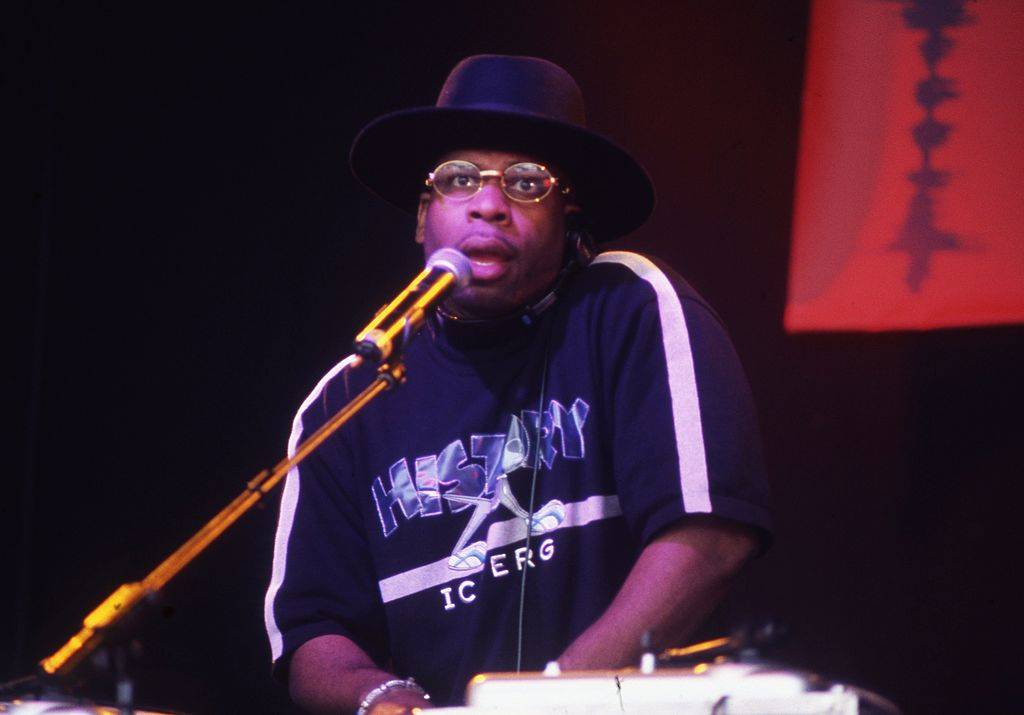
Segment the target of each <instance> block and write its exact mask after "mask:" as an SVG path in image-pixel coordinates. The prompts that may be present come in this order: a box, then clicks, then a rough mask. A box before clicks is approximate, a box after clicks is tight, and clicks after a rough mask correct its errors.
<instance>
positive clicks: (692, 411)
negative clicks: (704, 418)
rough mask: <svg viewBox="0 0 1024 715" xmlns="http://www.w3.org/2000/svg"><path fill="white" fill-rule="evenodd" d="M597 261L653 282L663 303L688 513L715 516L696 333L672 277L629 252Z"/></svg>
mask: <svg viewBox="0 0 1024 715" xmlns="http://www.w3.org/2000/svg"><path fill="white" fill-rule="evenodd" d="M594 263H617V264H619V265H622V266H625V267H626V268H629V269H630V270H631V271H633V273H635V274H636V275H637V276H638V277H640V278H642V279H644V280H645V281H647V282H648V283H649V284H650V285H651V287H652V288H653V289H654V293H655V295H656V296H657V299H658V316H659V318H660V319H661V335H662V341H663V345H664V348H665V365H666V366H667V368H668V387H669V397H670V399H671V402H672V422H673V427H674V428H675V436H676V451H677V453H678V454H679V484H680V487H681V489H682V494H683V510H684V511H685V512H687V513H688V514H689V513H697V512H710V511H711V495H710V492H709V491H708V465H707V457H706V455H705V452H704V431H703V429H702V427H701V422H700V401H699V399H698V397H697V377H696V373H695V372H694V368H693V352H692V350H691V348H690V333H689V331H688V330H687V328H686V318H685V317H684V315H683V306H682V304H681V303H680V301H679V296H678V295H677V294H676V290H675V288H673V287H672V284H671V282H670V281H669V279H668V277H667V276H666V275H665V274H664V273H663V272H662V271H661V269H660V268H658V266H656V265H655V264H654V263H653V262H652V261H651V260H650V259H648V258H645V257H644V256H641V255H639V254H637V253H631V252H629V251H608V252H607V253H601V254H598V256H597V257H596V258H595V259H594Z"/></svg>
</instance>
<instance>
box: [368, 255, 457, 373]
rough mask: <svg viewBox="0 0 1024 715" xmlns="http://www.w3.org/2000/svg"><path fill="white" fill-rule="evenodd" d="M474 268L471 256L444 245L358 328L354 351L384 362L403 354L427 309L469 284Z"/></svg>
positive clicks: (372, 359) (369, 358) (374, 360)
mask: <svg viewBox="0 0 1024 715" xmlns="http://www.w3.org/2000/svg"><path fill="white" fill-rule="evenodd" d="M472 273H473V268H472V266H471V265H470V262H469V259H468V258H466V256H465V255H463V253H462V252H461V251H457V250H456V249H454V248H441V249H438V250H437V251H434V253H433V254H432V255H431V256H430V258H428V259H427V265H426V267H424V269H423V270H422V271H420V274H419V275H418V276H416V277H415V278H413V280H412V283H410V284H409V285H407V286H406V287H405V289H404V290H403V291H402V292H401V293H399V294H398V296H397V297H396V298H395V299H394V300H392V301H391V302H390V303H388V304H387V305H385V306H384V307H383V308H381V309H380V310H379V311H377V314H376V315H375V316H374V317H373V320H371V321H370V324H369V325H367V326H366V327H365V328H363V329H362V330H361V331H359V334H358V335H356V339H355V348H354V351H355V354H356V355H358V356H359V358H361V359H363V360H370V361H372V362H375V363H381V362H384V361H385V360H387V359H388V357H390V356H391V355H392V354H396V353H398V354H400V353H401V351H402V350H403V349H404V348H405V346H406V345H407V344H408V343H409V340H410V339H411V338H412V336H413V335H415V334H416V332H417V331H418V330H419V329H420V327H422V325H423V321H424V319H425V318H426V312H427V311H428V310H430V309H432V308H434V306H436V305H437V304H438V303H440V302H441V301H442V300H444V299H445V298H446V297H448V295H449V294H450V293H451V292H452V291H453V290H455V288H462V287H465V286H466V285H468V284H469V279H470V278H471V277H472Z"/></svg>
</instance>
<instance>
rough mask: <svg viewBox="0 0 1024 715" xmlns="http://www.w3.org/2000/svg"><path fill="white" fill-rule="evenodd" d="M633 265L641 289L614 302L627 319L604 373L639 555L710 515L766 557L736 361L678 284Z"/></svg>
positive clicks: (755, 440)
mask: <svg viewBox="0 0 1024 715" xmlns="http://www.w3.org/2000/svg"><path fill="white" fill-rule="evenodd" d="M627 255H629V256H633V255H635V254H627ZM641 261H642V262H641ZM636 263H638V264H639V268H640V269H641V270H640V271H639V272H638V273H637V275H638V276H639V277H640V278H641V280H640V281H634V282H633V284H632V285H631V286H630V287H629V297H623V298H620V299H619V301H618V303H619V304H620V305H621V306H623V310H625V311H626V312H627V313H628V314H627V315H620V316H619V318H618V319H617V320H616V321H615V323H616V325H618V326H620V327H618V328H615V329H612V331H611V336H610V338H609V340H610V341H611V342H612V343H613V344H612V345H611V346H610V354H611V356H612V361H611V363H610V364H609V365H607V367H606V369H608V370H609V372H610V375H609V378H610V381H611V390H610V392H609V393H608V394H610V396H611V401H612V404H613V410H612V412H613V415H614V417H613V430H614V434H613V435H612V436H611V443H612V454H613V462H614V470H615V481H616V488H617V490H618V493H619V499H620V503H621V505H622V509H623V514H624V515H625V517H626V520H627V523H628V524H629V527H630V529H631V531H632V532H633V533H634V534H635V535H636V536H637V537H638V539H639V540H640V542H641V544H644V545H646V544H647V543H648V542H649V541H650V540H651V539H653V538H654V537H655V536H656V535H657V533H658V532H659V531H661V530H662V529H664V528H665V527H667V526H668V525H670V524H671V523H673V522H675V521H678V520H680V519H683V518H685V517H686V516H688V515H693V514H711V515H715V516H719V517H722V518H724V519H728V520H730V521H735V522H739V523H742V524H745V525H748V526H750V527H752V528H753V529H754V530H755V531H756V532H757V534H758V536H759V539H760V543H761V550H762V551H763V550H764V549H766V548H767V547H768V546H769V545H770V542H771V521H770V517H769V511H768V486H767V479H766V475H765V469H764V462H763V457H762V452H761V443H760V435H759V430H758V426H757V418H756V412H755V409H754V403H753V399H752V397H751V393H750V388H749V385H748V382H747V379H746V376H745V374H744V371H743V368H742V366H741V364H740V361H739V358H738V357H737V355H736V351H735V350H734V348H733V345H732V342H731V340H730V339H729V336H728V334H727V333H726V331H725V329H724V327H723V326H722V324H721V322H720V321H719V319H718V317H717V316H716V315H715V314H714V313H713V312H712V311H711V309H710V308H708V307H707V305H706V304H705V303H703V301H702V300H701V299H700V298H699V296H697V295H696V293H693V291H692V289H690V288H689V287H688V286H686V285H685V284H684V283H683V282H682V279H680V278H678V276H675V275H674V274H671V273H670V272H668V271H667V270H666V269H662V268H661V267H660V266H657V265H656V264H654V263H653V262H651V261H649V260H647V259H641V257H637V260H636ZM630 267H631V268H632V267H634V266H630ZM624 290H625V289H623V288H620V292H622V291H624ZM641 297H642V299H641Z"/></svg>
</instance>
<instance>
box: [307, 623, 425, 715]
mask: <svg viewBox="0 0 1024 715" xmlns="http://www.w3.org/2000/svg"><path fill="white" fill-rule="evenodd" d="M288 673H289V675H288V690H289V692H290V694H291V697H292V700H293V701H295V703H296V704H297V705H298V706H299V707H301V708H302V709H303V710H306V711H307V712H310V713H323V714H324V715H326V714H327V713H351V712H355V710H356V708H358V707H359V704H360V703H361V702H362V701H363V698H365V697H366V695H367V694H368V693H369V692H370V691H371V690H373V689H374V688H376V687H377V686H379V685H381V684H382V683H386V682H387V681H389V680H394V679H396V678H397V677H398V676H395V675H392V674H390V673H388V672H387V671H384V670H381V669H380V668H378V667H377V666H376V665H375V664H374V662H373V660H372V659H371V658H370V656H368V655H367V654H366V653H365V652H363V649H362V648H360V647H359V646H357V645H356V644H355V643H353V642H352V641H351V640H349V639H348V638H346V637H345V636H338V635H327V636H319V637H317V638H313V639H312V640H309V641H306V642H305V643H303V644H302V645H301V646H299V649H298V650H296V651H295V655H293V656H292V660H291V666H290V668H289V671H288ZM428 707H430V702H429V701H427V700H424V699H423V698H422V697H421V696H420V695H419V694H418V693H416V692H415V691H413V690H407V689H395V690H391V691H389V692H387V693H386V694H385V695H383V696H381V697H380V698H378V699H376V700H374V702H373V706H372V707H371V708H370V713H372V714H373V715H399V714H400V713H410V712H412V711H413V708H428Z"/></svg>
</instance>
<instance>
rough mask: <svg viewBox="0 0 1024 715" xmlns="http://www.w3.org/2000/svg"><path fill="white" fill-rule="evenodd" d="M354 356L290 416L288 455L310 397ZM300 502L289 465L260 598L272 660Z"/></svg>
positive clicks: (278, 644) (279, 645)
mask: <svg viewBox="0 0 1024 715" xmlns="http://www.w3.org/2000/svg"><path fill="white" fill-rule="evenodd" d="M355 359H356V356H355V355H349V356H348V357H347V358H345V359H344V360H342V361H341V362H339V363H338V364H337V365H335V366H334V367H332V368H331V369H330V371H329V372H328V373H327V374H326V375H324V376H323V377H322V378H320V382H318V383H317V384H316V387H314V388H313V391H312V392H310V393H309V395H308V396H307V397H306V399H305V400H304V401H303V402H302V406H301V407H299V411H298V412H296V413H295V419H293V420H292V433H291V435H290V436H289V437H288V456H289V457H291V456H293V455H294V454H295V448H296V447H297V446H298V444H299V440H300V439H301V438H302V413H303V412H305V411H306V410H307V409H308V408H309V406H310V405H312V404H313V401H314V400H316V399H317V398H318V397H320V394H321V393H322V392H323V391H324V388H325V387H326V386H327V383H328V382H330V381H331V379H332V378H333V377H334V376H335V375H337V374H338V373H339V372H341V371H342V370H344V369H345V368H346V367H348V366H349V365H350V364H351V363H352V362H353V361H354V360H355ZM298 503H299V470H298V468H297V467H292V468H291V470H289V472H288V476H287V477H286V478H285V480H284V492H283V493H282V494H281V513H280V516H279V517H278V521H277V535H276V536H275V537H274V566H273V571H272V572H271V576H270V586H269V587H268V588H267V596H266V598H265V599H264V601H263V620H264V622H265V623H266V626H267V637H268V638H270V653H271V657H272V658H273V659H274V660H277V659H278V658H280V657H281V654H282V652H283V651H284V640H283V638H282V637H281V630H280V629H279V628H278V627H277V621H276V620H275V619H274V599H275V598H277V592H278V590H279V589H280V588H281V584H282V583H283V582H284V574H285V568H286V567H287V561H288V537H289V536H291V533H292V520H293V519H294V518H295V506H296V504H298Z"/></svg>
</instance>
